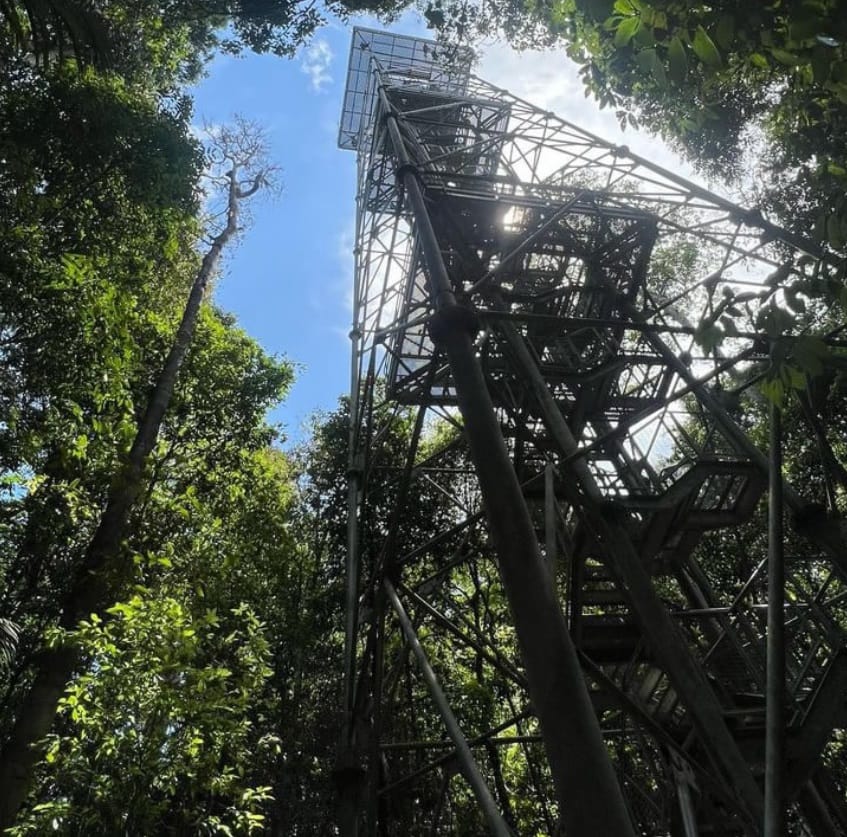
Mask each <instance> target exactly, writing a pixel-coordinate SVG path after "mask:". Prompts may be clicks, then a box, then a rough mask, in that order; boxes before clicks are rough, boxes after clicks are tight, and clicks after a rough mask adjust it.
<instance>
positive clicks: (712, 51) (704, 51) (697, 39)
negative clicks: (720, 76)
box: [691, 26, 723, 68]
mask: <svg viewBox="0 0 847 837" xmlns="http://www.w3.org/2000/svg"><path fill="white" fill-rule="evenodd" d="M691 46H692V47H693V49H694V54H695V55H696V56H697V57H698V58H699V59H700V60H701V61H702V62H703V63H704V64H705V65H706V66H707V67H713V68H717V67H720V66H721V65H722V64H723V61H722V60H721V54H720V52H718V48H717V47H716V46H715V42H714V41H713V40H712V39H711V38H710V37H709V35H708V34H707V33H706V30H705V29H704V28H703V27H702V26H698V27H697V31H696V32H695V33H694V41H693V43H692V44H691Z"/></svg>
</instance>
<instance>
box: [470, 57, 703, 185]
mask: <svg viewBox="0 0 847 837" xmlns="http://www.w3.org/2000/svg"><path fill="white" fill-rule="evenodd" d="M476 73H477V75H479V76H480V78H483V79H485V80H486V81H488V82H490V83H491V84H494V85H496V86H498V87H502V88H505V89H506V90H508V91H509V92H510V93H512V94H514V95H515V96H518V97H519V98H521V99H525V100H526V101H527V102H529V103H530V104H532V105H535V106H536V107H538V108H542V109H544V110H547V111H552V112H553V113H555V114H556V115H557V116H559V117H561V118H562V119H566V120H567V121H569V122H571V123H573V124H574V125H576V126H577V127H579V128H582V129H583V130H584V131H588V132H590V133H592V134H595V135H596V136H598V137H600V138H601V139H604V140H607V141H608V142H614V143H619V144H622V145H627V146H629V148H631V149H632V150H633V151H634V152H635V153H637V154H641V155H642V156H644V157H646V158H647V159H649V160H650V161H651V162H653V163H655V164H657V165H660V166H664V167H665V168H668V169H670V170H671V171H674V172H676V173H678V174H682V175H683V176H684V177H690V178H694V172H693V169H692V167H691V166H690V165H687V164H686V163H684V162H682V161H680V159H679V157H678V156H677V155H676V154H674V153H673V151H671V150H670V149H669V148H668V147H667V146H666V145H665V144H664V143H663V142H662V140H661V139H659V138H657V137H655V136H652V135H651V134H649V133H648V132H647V131H643V130H642V131H635V130H633V129H631V128H628V129H627V130H626V131H622V130H621V128H620V125H619V124H618V120H617V119H616V117H615V115H614V113H613V111H611V110H600V108H599V107H598V105H597V102H596V101H595V100H594V99H587V98H586V97H585V88H584V87H583V84H582V81H581V80H580V78H579V74H578V72H577V65H576V64H575V63H574V62H573V61H571V59H570V58H568V57H567V55H566V54H565V53H564V51H561V50H544V51H533V50H526V51H524V52H516V51H515V50H513V49H511V48H510V47H509V46H507V45H505V44H502V43H495V44H493V45H491V46H489V47H488V48H487V49H486V50H485V51H484V52H483V55H482V60H481V61H480V62H479V65H478V67H477V68H476ZM694 179H696V178H694Z"/></svg>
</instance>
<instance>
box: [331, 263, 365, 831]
mask: <svg viewBox="0 0 847 837" xmlns="http://www.w3.org/2000/svg"><path fill="white" fill-rule="evenodd" d="M356 275H357V276H358V270H357V271H356ZM360 337H361V335H360V332H359V330H358V322H357V318H356V317H355V315H354V323H353V329H352V330H351V332H350V341H351V358H350V415H349V422H350V424H349V429H348V451H347V457H348V459H347V555H346V558H345V572H346V579H345V584H346V587H345V596H344V599H345V601H344V610H345V623H344V682H343V690H344V693H343V704H342V710H341V711H342V719H341V738H340V742H339V748H338V755H337V759H336V764H335V769H334V778H335V784H336V790H337V796H338V808H337V812H336V819H337V821H338V827H339V831H340V834H341V837H358V834H359V813H360V807H361V800H360V798H361V793H362V786H363V783H364V778H365V772H364V769H363V768H362V766H361V762H360V758H359V753H358V752H357V748H356V741H355V723H354V717H353V715H354V703H355V678H356V656H357V652H356V640H357V636H356V635H357V631H358V625H359V492H360V490H361V464H360V462H359V456H358V428H357V422H358V405H359V374H358V371H359V342H360Z"/></svg>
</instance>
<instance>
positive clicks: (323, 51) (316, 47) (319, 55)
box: [300, 38, 334, 92]
mask: <svg viewBox="0 0 847 837" xmlns="http://www.w3.org/2000/svg"><path fill="white" fill-rule="evenodd" d="M333 57H334V56H333V54H332V49H331V48H330V46H329V43H327V41H325V40H324V39H323V38H317V39H316V40H314V41H312V43H311V44H310V45H309V46H308V47H307V48H306V49H305V50H304V51H303V56H302V58H301V59H300V69H301V70H302V71H303V72H304V73H305V74H306V75H307V76H308V77H309V81H310V83H311V85H312V90H314V91H316V92H320V91H321V90H323V89H324V88H325V87H326V86H327V85H328V84H330V83H331V82H332V75H331V74H330V72H329V68H330V66H331V65H332V59H333Z"/></svg>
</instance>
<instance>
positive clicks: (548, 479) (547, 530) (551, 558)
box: [544, 462, 557, 591]
mask: <svg viewBox="0 0 847 837" xmlns="http://www.w3.org/2000/svg"><path fill="white" fill-rule="evenodd" d="M544 557H545V559H546V560H547V568H548V570H549V571H550V580H551V582H552V584H553V590H554V591H555V590H556V563H557V556H556V469H555V468H554V467H553V463H552V462H548V463H547V464H546V465H545V466H544Z"/></svg>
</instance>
